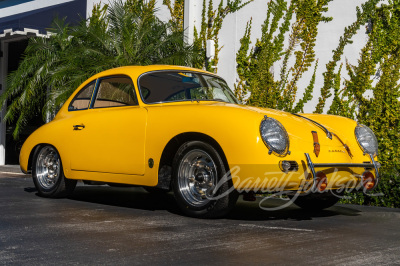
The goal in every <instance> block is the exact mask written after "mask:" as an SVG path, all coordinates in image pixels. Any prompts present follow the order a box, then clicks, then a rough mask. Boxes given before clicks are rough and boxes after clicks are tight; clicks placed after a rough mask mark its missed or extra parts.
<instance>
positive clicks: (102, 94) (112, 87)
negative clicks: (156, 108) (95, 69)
mask: <svg viewBox="0 0 400 266" xmlns="http://www.w3.org/2000/svg"><path fill="white" fill-rule="evenodd" d="M137 104H138V102H137V98H136V94H135V88H134V86H133V83H132V80H131V79H130V78H128V77H110V78H105V79H102V80H101V81H100V85H99V88H98V92H97V95H96V100H95V102H94V105H93V107H94V108H103V107H117V106H127V105H137Z"/></svg>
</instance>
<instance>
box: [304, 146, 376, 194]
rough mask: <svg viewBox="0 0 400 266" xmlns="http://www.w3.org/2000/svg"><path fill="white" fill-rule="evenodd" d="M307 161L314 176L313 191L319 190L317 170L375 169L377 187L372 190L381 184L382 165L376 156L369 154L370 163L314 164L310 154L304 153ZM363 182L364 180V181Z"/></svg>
mask: <svg viewBox="0 0 400 266" xmlns="http://www.w3.org/2000/svg"><path fill="white" fill-rule="evenodd" d="M304 155H305V156H306V160H307V166H308V168H309V169H310V171H311V174H312V181H313V183H312V187H311V191H316V190H317V174H316V168H335V169H338V168H345V167H346V168H347V167H348V168H364V169H365V170H369V169H373V170H374V171H375V185H374V187H373V188H371V189H370V190H372V189H374V188H375V187H376V186H377V185H378V183H379V171H378V170H379V167H380V164H379V163H378V162H377V161H375V159H374V156H373V155H371V154H369V156H370V159H371V162H370V163H313V162H312V160H311V158H310V155H309V154H308V153H304ZM362 181H363V180H362Z"/></svg>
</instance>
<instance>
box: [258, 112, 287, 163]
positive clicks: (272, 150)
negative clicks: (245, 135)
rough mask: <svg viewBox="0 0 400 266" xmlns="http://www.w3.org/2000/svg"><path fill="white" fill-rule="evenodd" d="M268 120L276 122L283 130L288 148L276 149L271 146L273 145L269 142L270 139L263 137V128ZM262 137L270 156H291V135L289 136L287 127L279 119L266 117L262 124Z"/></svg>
mask: <svg viewBox="0 0 400 266" xmlns="http://www.w3.org/2000/svg"><path fill="white" fill-rule="evenodd" d="M267 120H268V121H272V122H274V123H275V124H276V125H277V126H278V127H279V128H280V129H281V131H282V133H283V136H284V138H285V140H286V147H285V148H284V149H276V148H275V147H274V146H273V145H271V143H270V142H269V141H268V139H265V138H264V137H263V131H262V127H263V124H264V122H265V121H267ZM260 136H261V139H262V140H263V142H264V144H265V146H266V147H267V148H268V149H269V152H268V153H269V154H272V153H273V154H274V155H276V156H279V157H284V156H286V155H288V154H290V151H289V147H290V142H289V135H288V133H287V131H286V129H285V127H284V126H283V125H282V124H281V123H280V122H279V121H278V120H277V119H275V118H272V117H268V116H264V118H263V120H261V123H260Z"/></svg>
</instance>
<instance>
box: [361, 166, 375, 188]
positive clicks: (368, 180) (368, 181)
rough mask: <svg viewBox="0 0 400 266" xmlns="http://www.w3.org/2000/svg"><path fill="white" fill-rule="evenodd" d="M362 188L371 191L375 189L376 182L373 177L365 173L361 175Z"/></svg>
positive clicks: (369, 173)
mask: <svg viewBox="0 0 400 266" xmlns="http://www.w3.org/2000/svg"><path fill="white" fill-rule="evenodd" d="M362 182H363V186H364V188H365V189H366V190H371V189H373V188H374V187H375V184H376V181H375V177H374V175H373V174H372V173H371V172H369V171H367V172H364V173H363V175H362Z"/></svg>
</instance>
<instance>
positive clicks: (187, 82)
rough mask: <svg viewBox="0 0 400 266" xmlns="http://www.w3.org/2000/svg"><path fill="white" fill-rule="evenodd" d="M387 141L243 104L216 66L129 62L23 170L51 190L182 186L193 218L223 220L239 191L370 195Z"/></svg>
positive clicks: (82, 100) (28, 150) (82, 94)
mask: <svg viewBox="0 0 400 266" xmlns="http://www.w3.org/2000/svg"><path fill="white" fill-rule="evenodd" d="M377 148H378V144H377V140H376V137H375V135H374V133H373V132H372V131H371V130H370V129H369V128H368V127H366V126H364V125H360V124H357V122H355V121H353V120H350V119H348V118H344V117H339V116H330V115H320V114H290V113H286V112H282V111H277V110H272V109H265V108H256V107H251V106H246V105H242V104H240V103H239V102H238V100H237V99H236V98H235V97H234V95H233V94H232V92H231V90H230V89H229V88H228V86H227V84H226V82H225V81H224V80H223V79H221V78H220V77H218V76H216V75H215V74H212V73H209V72H206V71H202V70H199V69H193V68H188V67H178V66H161V65H159V66H127V67H120V68H115V69H111V70H107V71H104V72H101V73H99V74H97V75H95V76H93V77H91V78H89V79H88V80H87V81H86V82H84V83H83V84H82V85H81V86H80V87H79V88H78V89H77V90H76V91H75V92H74V93H73V94H72V95H71V97H70V98H69V99H68V100H67V101H66V103H65V104H64V105H63V107H62V108H61V109H60V111H59V112H58V114H57V115H56V117H55V118H54V120H53V121H51V122H50V123H48V124H46V125H44V126H42V127H40V128H39V129H38V130H36V131H35V132H34V133H33V134H32V135H31V136H30V137H29V138H28V139H27V140H26V142H25V143H24V145H23V147H22V150H21V153H20V166H21V169H22V171H23V172H26V173H27V172H31V173H32V177H33V181H34V184H35V186H36V188H37V190H38V193H39V194H40V195H42V196H44V197H64V196H68V195H69V194H70V193H72V192H73V190H74V188H75V186H76V183H77V180H83V181H84V182H85V183H87V184H91V183H93V182H96V184H99V183H101V184H110V185H118V184H128V185H135V186H143V187H145V188H146V189H147V190H148V191H149V192H150V193H162V192H164V191H165V192H167V191H171V190H172V191H173V193H174V196H175V198H176V201H177V204H178V206H179V207H180V208H181V210H182V211H183V212H184V213H185V214H187V215H190V216H194V217H221V216H224V215H225V214H227V213H228V212H229V211H230V210H231V209H232V208H233V206H234V204H235V203H236V200H237V198H238V196H239V195H240V194H243V195H244V196H245V199H251V198H252V197H251V195H254V193H264V194H265V193H269V194H271V193H286V194H288V196H289V197H290V198H292V199H293V201H294V203H295V204H297V205H298V206H300V207H302V208H305V209H314V210H317V209H324V208H327V207H330V206H332V205H334V204H335V203H336V202H337V201H338V199H339V197H337V196H338V195H341V193H343V191H344V190H346V189H350V190H352V189H354V190H364V191H370V190H372V189H373V188H374V187H375V186H376V185H377V183H378V179H379V174H378V168H379V163H378V162H377ZM249 195H250V197H249ZM253 198H254V197H253Z"/></svg>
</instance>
